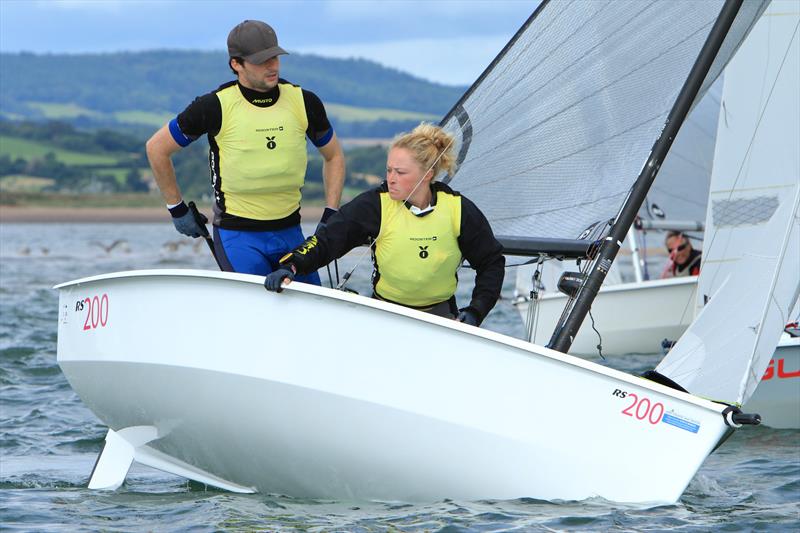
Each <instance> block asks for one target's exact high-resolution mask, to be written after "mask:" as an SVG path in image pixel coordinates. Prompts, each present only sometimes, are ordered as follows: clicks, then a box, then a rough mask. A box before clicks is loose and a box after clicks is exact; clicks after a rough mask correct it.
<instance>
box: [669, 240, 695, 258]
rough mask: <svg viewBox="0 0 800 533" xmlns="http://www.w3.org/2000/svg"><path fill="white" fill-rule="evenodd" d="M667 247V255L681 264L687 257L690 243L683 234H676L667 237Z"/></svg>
mask: <svg viewBox="0 0 800 533" xmlns="http://www.w3.org/2000/svg"><path fill="white" fill-rule="evenodd" d="M667 249H669V256H670V257H671V258H672V260H673V261H675V262H676V263H678V264H679V265H682V264H684V263H685V262H686V261H687V260H688V259H689V254H690V253H691V252H692V244H691V243H690V242H689V239H687V238H686V237H684V236H683V235H678V236H676V237H670V238H669V239H667Z"/></svg>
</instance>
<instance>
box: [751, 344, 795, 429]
mask: <svg viewBox="0 0 800 533" xmlns="http://www.w3.org/2000/svg"><path fill="white" fill-rule="evenodd" d="M745 407H746V410H747V411H748V412H753V413H758V414H760V415H761V419H762V423H763V424H764V425H765V426H769V427H772V428H778V429H800V338H789V339H783V340H781V342H780V343H779V344H778V347H777V348H776V349H775V355H774V356H773V358H772V361H770V364H769V367H767V371H766V372H765V373H764V377H762V378H761V383H759V384H758V388H757V389H756V392H755V393H754V394H753V397H752V398H750V400H749V401H748V402H747V404H746V406H745Z"/></svg>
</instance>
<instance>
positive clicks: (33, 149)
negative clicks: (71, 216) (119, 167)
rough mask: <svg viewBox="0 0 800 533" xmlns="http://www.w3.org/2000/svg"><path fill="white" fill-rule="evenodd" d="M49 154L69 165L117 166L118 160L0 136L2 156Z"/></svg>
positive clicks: (35, 156)
mask: <svg viewBox="0 0 800 533" xmlns="http://www.w3.org/2000/svg"><path fill="white" fill-rule="evenodd" d="M48 152H53V154H54V155H55V156H56V159H57V160H58V161H61V162H62V163H64V164H67V165H109V166H111V165H115V164H116V163H117V158H116V157H113V156H109V155H97V154H84V153H81V152H73V151H71V150H64V149H62V148H56V147H54V146H50V145H47V144H44V143H41V142H36V141H30V140H27V139H20V138H17V137H8V136H5V135H0V155H7V156H9V157H11V158H12V159H13V158H15V157H22V158H24V159H28V160H30V159H36V158H41V157H44V156H45V154H47V153H48Z"/></svg>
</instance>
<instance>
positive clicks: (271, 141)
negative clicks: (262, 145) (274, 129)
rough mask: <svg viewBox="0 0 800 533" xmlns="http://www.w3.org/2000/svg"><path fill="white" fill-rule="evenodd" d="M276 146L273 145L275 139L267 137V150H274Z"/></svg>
mask: <svg viewBox="0 0 800 533" xmlns="http://www.w3.org/2000/svg"><path fill="white" fill-rule="evenodd" d="M276 146H278V145H277V144H275V137H267V148H269V149H270V150H274V149H275V147H276Z"/></svg>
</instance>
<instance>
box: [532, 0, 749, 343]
mask: <svg viewBox="0 0 800 533" xmlns="http://www.w3.org/2000/svg"><path fill="white" fill-rule="evenodd" d="M741 6H742V0H727V1H726V2H725V5H724V6H722V10H720V14H719V16H718V17H717V20H716V22H714V27H713V28H711V32H710V33H709V34H708V38H707V39H706V42H705V43H704V44H703V48H702V49H701V50H700V54H699V55H698V56H697V60H696V61H695V63H694V65H693V66H692V69H691V71H690V72H689V76H688V77H687V78H686V81H685V82H684V84H683V87H682V88H681V91H680V93H679V94H678V98H677V99H676V101H675V104H674V105H673V106H672V110H671V111H670V113H669V116H668V117H667V121H666V124H665V125H664V129H663V130H662V132H661V135H660V136H659V138H658V139H657V140H656V142H655V143H654V144H653V148H652V150H651V152H650V157H648V159H647V162H646V163H645V164H644V167H642V171H641V172H640V173H639V177H638V178H636V182H634V184H633V187H631V191H630V194H629V195H628V198H627V199H626V201H625V203H624V204H623V206H622V208H621V210H620V212H619V215H618V216H617V220H616V222H615V223H614V225H613V226H612V227H611V231H610V233H609V235H608V236H607V237H606V238H605V240H604V241H603V244H602V245H601V246H600V250H599V252H598V257H597V260H596V261H595V262H594V265H593V267H592V271H591V273H590V274H589V276H588V277H587V279H586V282H585V283H584V285H583V287H582V288H581V291H580V293H579V294H578V297H577V299H576V300H575V304H574V305H573V307H572V310H571V311H570V313H569V315H568V316H567V318H566V319H565V320H564V323H563V325H562V326H561V327H560V328H556V330H555V331H554V332H553V336H552V337H551V339H550V343H549V344H548V346H549V347H550V348H552V349H554V350H558V351H560V352H563V353H566V352H567V351H569V348H570V346H572V341H573V340H574V338H575V335H577V333H578V330H579V329H580V327H581V324H583V320H584V319H585V318H586V315H587V314H588V313H589V310H590V309H591V307H592V302H593V301H594V299H595V297H596V296H597V293H598V291H599V290H600V286H601V285H602V284H603V281H604V280H605V278H606V275H607V274H608V271H609V270H610V269H611V264H612V263H613V262H614V258H615V257H616V256H617V253H618V252H619V249H620V247H621V246H622V242H623V241H624V240H625V234H626V233H627V232H628V230H629V228H630V227H631V225H632V224H633V221H634V220H635V219H636V215H637V213H638V212H639V209H640V208H641V206H642V203H644V200H645V198H646V196H647V193H648V191H649V190H650V186H651V185H652V184H653V180H655V177H656V175H657V174H658V170H659V168H660V167H661V163H662V162H663V161H664V158H665V157H666V155H667V152H669V149H670V147H671V146H672V142H673V141H674V140H675V136H676V135H677V134H678V130H680V127H681V125H682V124H683V121H684V120H685V119H686V115H688V113H689V109H690V108H691V106H692V102H694V100H695V98H696V97H697V93H698V92H699V91H700V87H701V86H702V84H703V81H704V80H705V77H706V75H707V74H708V71H709V69H710V68H711V65H712V64H713V62H714V59H715V58H716V57H717V53H718V52H719V49H720V47H721V46H722V43H723V42H724V41H725V37H726V35H727V34H728V31H729V30H730V27H731V25H732V24H733V21H734V19H735V18H736V15H737V14H738V12H739V9H740V8H741Z"/></svg>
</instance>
